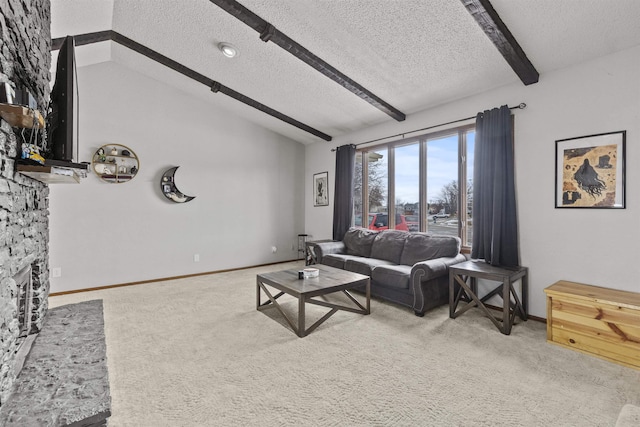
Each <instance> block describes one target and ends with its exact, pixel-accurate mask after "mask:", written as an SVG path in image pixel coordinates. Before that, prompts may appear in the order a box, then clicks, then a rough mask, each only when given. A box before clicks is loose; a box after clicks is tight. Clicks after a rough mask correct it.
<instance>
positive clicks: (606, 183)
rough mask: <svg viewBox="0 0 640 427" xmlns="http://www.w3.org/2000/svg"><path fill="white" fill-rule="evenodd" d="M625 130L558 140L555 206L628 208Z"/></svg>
mask: <svg viewBox="0 0 640 427" xmlns="http://www.w3.org/2000/svg"><path fill="white" fill-rule="evenodd" d="M626 137H627V132H626V131H618V132H609V133H600V134H597V135H588V136H580V137H577V138H568V139H560V140H558V141H556V194H555V195H556V197H555V198H556V208H599V209H611V208H614V209H615V208H617V209H624V208H625V160H626V159H625V145H626Z"/></svg>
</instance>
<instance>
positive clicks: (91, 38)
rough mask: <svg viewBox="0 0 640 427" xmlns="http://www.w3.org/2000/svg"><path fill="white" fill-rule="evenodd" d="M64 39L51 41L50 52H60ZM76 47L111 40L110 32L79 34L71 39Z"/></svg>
mask: <svg viewBox="0 0 640 427" xmlns="http://www.w3.org/2000/svg"><path fill="white" fill-rule="evenodd" d="M64 39H65V38H64V37H59V38H57V39H53V40H51V50H60V47H61V46H62V42H63V41H64ZM73 40H74V41H75V45H76V46H84V45H85V44H91V43H99V42H106V41H109V40H111V30H107V31H97V32H95V33H86V34H79V35H77V36H74V37H73Z"/></svg>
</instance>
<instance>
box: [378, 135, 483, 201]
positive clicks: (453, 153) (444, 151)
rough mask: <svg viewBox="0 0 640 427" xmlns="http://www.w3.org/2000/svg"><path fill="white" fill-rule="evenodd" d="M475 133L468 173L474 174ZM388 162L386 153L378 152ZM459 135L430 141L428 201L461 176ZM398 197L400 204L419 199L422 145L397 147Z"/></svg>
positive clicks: (471, 138) (469, 143) (470, 143)
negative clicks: (420, 149)
mask: <svg viewBox="0 0 640 427" xmlns="http://www.w3.org/2000/svg"><path fill="white" fill-rule="evenodd" d="M474 145H475V132H472V133H469V134H467V152H468V153H469V154H468V155H469V157H468V158H467V165H468V170H467V176H468V177H469V178H471V177H472V176H473V151H474ZM379 153H380V154H383V155H384V157H383V158H382V159H380V161H381V162H383V163H384V164H385V165H386V164H387V157H388V156H387V152H386V150H382V151H380V152H379ZM457 154H458V136H457V134H456V135H451V136H449V137H446V138H439V139H433V140H429V141H428V142H427V201H430V200H432V199H434V198H437V197H438V195H439V194H440V190H441V189H442V187H443V186H444V185H446V184H448V183H450V182H451V181H454V180H457V179H458V155H457ZM395 159H396V178H395V181H396V200H400V202H401V203H416V202H418V171H419V162H420V159H419V146H418V144H417V143H416V144H411V145H406V146H402V147H396V149H395Z"/></svg>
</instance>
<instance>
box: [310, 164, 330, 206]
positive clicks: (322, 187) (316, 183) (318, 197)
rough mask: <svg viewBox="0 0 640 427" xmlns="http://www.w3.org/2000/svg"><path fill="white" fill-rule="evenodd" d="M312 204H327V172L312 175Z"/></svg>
mask: <svg viewBox="0 0 640 427" xmlns="http://www.w3.org/2000/svg"><path fill="white" fill-rule="evenodd" d="M313 206H329V172H320V173H317V174H314V175H313Z"/></svg>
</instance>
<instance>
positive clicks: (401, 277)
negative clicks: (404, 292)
mask: <svg viewBox="0 0 640 427" xmlns="http://www.w3.org/2000/svg"><path fill="white" fill-rule="evenodd" d="M410 278H411V266H408V265H381V266H378V267H376V268H374V269H373V273H372V274H371V280H373V281H374V282H376V283H380V284H384V285H385V286H388V287H390V288H400V289H409V284H410V280H409V279H410Z"/></svg>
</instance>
